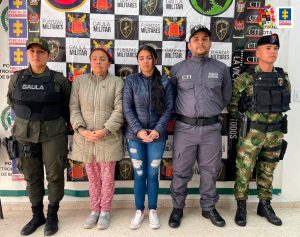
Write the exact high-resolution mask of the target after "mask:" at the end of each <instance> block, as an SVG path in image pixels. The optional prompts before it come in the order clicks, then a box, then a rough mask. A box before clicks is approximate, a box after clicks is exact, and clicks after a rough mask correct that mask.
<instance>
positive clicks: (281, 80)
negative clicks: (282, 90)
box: [278, 77, 283, 86]
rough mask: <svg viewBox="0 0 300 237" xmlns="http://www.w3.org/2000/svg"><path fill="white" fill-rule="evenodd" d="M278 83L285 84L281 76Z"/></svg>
mask: <svg viewBox="0 0 300 237" xmlns="http://www.w3.org/2000/svg"><path fill="white" fill-rule="evenodd" d="M278 85H279V86H282V85H283V79H282V78H281V77H279V78H278Z"/></svg>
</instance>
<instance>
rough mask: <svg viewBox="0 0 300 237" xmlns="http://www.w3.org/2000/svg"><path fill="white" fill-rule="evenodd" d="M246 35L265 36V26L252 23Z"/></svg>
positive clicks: (253, 36) (249, 36) (252, 36)
mask: <svg viewBox="0 0 300 237" xmlns="http://www.w3.org/2000/svg"><path fill="white" fill-rule="evenodd" d="M246 36H247V37H248V38H260V37H261V36H263V28H261V27H260V26H259V25H250V26H248V27H247V29H246Z"/></svg>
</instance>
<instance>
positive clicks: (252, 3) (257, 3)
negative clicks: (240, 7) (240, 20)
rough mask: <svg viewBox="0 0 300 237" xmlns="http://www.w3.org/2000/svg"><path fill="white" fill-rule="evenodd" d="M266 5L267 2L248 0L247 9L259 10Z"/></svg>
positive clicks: (263, 0)
mask: <svg viewBox="0 0 300 237" xmlns="http://www.w3.org/2000/svg"><path fill="white" fill-rule="evenodd" d="M264 5H265V0H251V1H249V0H247V1H246V9H247V10H258V9H260V8H262V7H263V6H264Z"/></svg>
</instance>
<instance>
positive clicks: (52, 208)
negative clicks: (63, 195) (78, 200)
mask: <svg viewBox="0 0 300 237" xmlns="http://www.w3.org/2000/svg"><path fill="white" fill-rule="evenodd" d="M58 209H59V203H58V202H52V203H50V204H49V205H48V212H47V221H46V225H45V229H44V234H45V235H46V236H49V235H54V234H55V233H56V232H57V231H58V217H57V212H58Z"/></svg>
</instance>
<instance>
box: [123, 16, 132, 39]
mask: <svg viewBox="0 0 300 237" xmlns="http://www.w3.org/2000/svg"><path fill="white" fill-rule="evenodd" d="M132 23H133V20H132V19H131V18H128V17H124V18H121V19H120V31H121V34H122V35H123V36H124V37H125V38H128V37H129V35H130V34H131V32H132Z"/></svg>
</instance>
